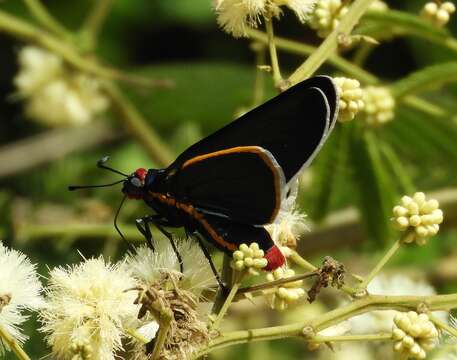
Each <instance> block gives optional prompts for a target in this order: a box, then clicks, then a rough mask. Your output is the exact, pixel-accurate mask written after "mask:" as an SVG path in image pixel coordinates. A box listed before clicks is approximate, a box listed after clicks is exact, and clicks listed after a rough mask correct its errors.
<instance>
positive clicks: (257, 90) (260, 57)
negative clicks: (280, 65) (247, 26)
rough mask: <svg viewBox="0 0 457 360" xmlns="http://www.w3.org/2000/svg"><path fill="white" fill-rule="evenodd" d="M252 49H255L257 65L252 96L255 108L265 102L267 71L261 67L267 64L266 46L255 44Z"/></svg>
mask: <svg viewBox="0 0 457 360" xmlns="http://www.w3.org/2000/svg"><path fill="white" fill-rule="evenodd" d="M251 47H252V48H253V49H254V52H255V55H256V65H257V68H256V72H255V80H254V91H253V96H252V107H253V108H254V107H256V106H258V105H260V104H261V103H262V101H263V93H264V78H265V71H264V70H262V69H259V66H261V65H264V64H265V45H264V44H262V43H260V42H255V43H253V44H252V45H251Z"/></svg>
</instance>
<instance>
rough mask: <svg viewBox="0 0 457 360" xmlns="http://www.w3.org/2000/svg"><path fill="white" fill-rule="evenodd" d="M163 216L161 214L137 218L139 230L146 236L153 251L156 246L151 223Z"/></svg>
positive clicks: (136, 223) (136, 222)
mask: <svg viewBox="0 0 457 360" xmlns="http://www.w3.org/2000/svg"><path fill="white" fill-rule="evenodd" d="M161 218H162V217H161V216H160V215H157V216H156V215H149V216H145V217H142V218H139V219H136V220H135V225H136V227H137V229H138V231H139V232H140V233H141V234H142V235H143V236H144V238H145V239H146V242H147V244H148V246H149V248H150V249H151V250H152V251H155V248H154V244H153V239H152V232H151V227H150V226H149V224H150V223H151V222H154V221H157V220H159V219H161Z"/></svg>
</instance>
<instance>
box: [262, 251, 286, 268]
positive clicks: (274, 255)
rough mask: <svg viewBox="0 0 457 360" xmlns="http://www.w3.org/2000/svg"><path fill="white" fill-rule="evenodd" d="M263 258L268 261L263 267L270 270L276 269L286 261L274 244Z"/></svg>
mask: <svg viewBox="0 0 457 360" xmlns="http://www.w3.org/2000/svg"><path fill="white" fill-rule="evenodd" d="M265 259H267V261H268V265H267V266H266V267H264V268H263V270H266V271H272V270H275V269H277V268H278V267H280V266H283V265H284V263H285V262H286V258H285V257H284V255H283V253H282V252H281V250H279V248H278V247H277V246H276V245H273V246H272V247H271V248H270V249H269V250H268V251H267V252H266V253H265Z"/></svg>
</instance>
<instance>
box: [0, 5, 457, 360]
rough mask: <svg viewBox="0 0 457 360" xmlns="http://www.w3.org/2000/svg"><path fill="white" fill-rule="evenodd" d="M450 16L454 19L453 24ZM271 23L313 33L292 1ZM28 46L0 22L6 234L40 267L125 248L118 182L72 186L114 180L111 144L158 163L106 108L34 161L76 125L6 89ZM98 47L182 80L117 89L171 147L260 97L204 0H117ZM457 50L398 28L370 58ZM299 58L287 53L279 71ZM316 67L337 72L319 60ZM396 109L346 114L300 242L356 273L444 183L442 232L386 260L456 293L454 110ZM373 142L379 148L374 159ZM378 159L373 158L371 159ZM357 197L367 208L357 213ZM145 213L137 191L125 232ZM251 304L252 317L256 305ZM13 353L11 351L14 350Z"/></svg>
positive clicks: (310, 194)
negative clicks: (388, 113) (395, 223)
mask: <svg viewBox="0 0 457 360" xmlns="http://www.w3.org/2000/svg"><path fill="white" fill-rule="evenodd" d="M43 3H44V4H45V5H46V6H47V7H48V8H49V9H50V11H51V12H52V14H54V15H55V16H56V17H57V18H58V19H59V20H61V21H62V22H63V23H64V24H65V25H67V26H68V27H69V28H71V29H77V28H78V26H79V25H80V24H81V22H82V21H83V19H84V18H85V16H86V15H87V14H88V12H90V9H91V7H92V6H93V2H92V1H88V0H81V1H57V0H55V1H44V2H43ZM423 3H424V2H423V1H418V0H415V1H408V2H401V3H400V4H399V2H393V1H391V3H390V6H391V7H393V8H395V9H397V10H405V11H410V12H411V13H413V12H414V13H417V12H418V11H419V9H420V8H421V6H422V5H423ZM0 9H1V10H3V11H7V12H9V13H11V14H14V15H16V16H20V17H22V18H24V19H29V20H30V21H32V20H31V18H30V15H29V14H28V12H27V10H26V8H25V7H24V6H23V3H22V2H21V1H17V0H16V1H13V0H10V1H3V2H1V3H0ZM455 23H456V22H455V21H454V22H453V23H452V24H451V26H450V28H451V31H452V32H453V33H454V34H455V31H456V29H455ZM386 26H387V25H386ZM276 34H277V35H279V36H281V37H287V38H290V39H295V40H297V41H300V42H305V43H308V44H313V45H317V44H318V43H319V40H318V39H317V38H316V37H315V35H314V33H313V32H312V31H311V30H310V29H308V28H307V27H305V26H303V25H301V24H300V23H299V22H298V21H297V20H296V19H295V17H294V16H293V14H290V13H289V12H287V11H286V12H285V15H284V18H283V20H282V21H281V22H280V23H278V25H277V27H276ZM21 46H22V43H21V42H19V41H17V40H16V39H14V38H12V37H10V36H9V35H6V34H1V33H0V49H1V50H0V54H1V56H0V141H1V147H0V159H1V161H0V183H1V189H2V191H1V192H0V205H1V206H0V214H1V217H0V235H1V238H2V239H3V240H4V242H5V243H6V244H8V245H11V246H13V247H14V248H16V249H21V250H22V251H24V252H25V253H26V254H28V255H29V256H30V257H31V259H32V260H33V261H34V262H36V263H39V264H40V270H41V271H42V273H43V274H45V273H46V268H47V267H53V266H55V265H60V264H67V263H73V262H77V261H79V260H80V258H81V257H80V254H79V253H78V251H77V250H79V251H80V252H81V253H82V254H83V255H84V256H86V257H90V256H97V255H98V254H100V253H103V254H104V255H106V256H109V257H111V258H113V259H118V258H120V257H121V256H122V255H123V254H124V252H125V250H126V248H125V246H124V244H123V243H122V242H120V241H119V239H118V236H116V234H115V233H114V232H113V229H112V225H111V223H112V218H113V216H114V211H115V209H116V207H117V205H118V203H119V201H120V199H121V194H120V193H119V191H118V190H119V189H118V188H108V189H101V190H94V191H83V192H76V193H70V192H68V191H67V186H68V185H69V184H93V183H104V182H109V181H112V180H113V175H112V174H109V173H108V174H107V173H105V172H102V171H100V170H97V169H96V167H95V163H96V161H97V160H98V159H99V158H101V157H102V156H104V155H110V156H111V165H112V166H113V167H115V168H118V169H120V170H122V171H126V172H130V171H133V170H134V169H136V168H137V167H140V166H143V167H147V168H149V167H157V164H155V163H154V162H152V161H151V160H150V159H149V158H148V155H147V154H146V152H144V150H143V148H142V147H141V146H140V145H139V144H138V142H137V141H136V140H135V139H134V138H133V137H132V136H130V135H129V134H128V132H126V131H125V129H124V128H123V126H122V123H121V122H119V121H118V120H116V117H115V116H114V114H111V113H108V114H106V115H105V116H103V119H100V120H98V121H100V122H103V123H106V124H107V126H106V128H103V129H104V130H103V131H101V132H100V133H96V135H94V140H93V142H92V144H91V145H90V146H89V145H84V144H83V145H81V141H80V140H78V138H75V139H74V142H75V143H76V145H75V148H74V149H73V150H71V146H72V145H73V144H70V142H63V143H61V144H60V145H59V146H58V147H57V148H55V149H54V150H53V154H51V155H47V156H45V158H44V160H43V161H42V162H41V163H40V164H39V165H38V166H36V165H34V162H33V161H34V159H35V158H36V157H37V156H38V157H39V154H37V153H35V152H36V151H40V149H42V150H43V151H44V149H46V148H47V146H48V145H49V141H51V140H50V139H56V138H59V136H68V135H70V136H71V134H76V133H73V131H75V130H73V129H69V128H61V129H48V128H44V127H42V126H40V125H39V124H37V123H35V122H33V121H31V120H29V119H27V118H26V117H24V115H23V112H22V104H21V101H19V100H18V99H17V98H16V97H14V96H12V94H14V92H15V89H14V86H13V84H12V79H13V77H14V75H15V74H16V72H17V71H18V66H17V52H18V50H19V49H20V47H21ZM96 53H97V55H98V56H99V57H100V58H101V59H103V60H104V61H105V62H106V63H109V64H112V65H113V66H115V67H117V68H121V69H124V70H126V71H130V72H133V73H137V74H141V75H145V76H146V75H147V76H151V77H157V78H166V79H170V80H172V81H174V83H175V86H174V87H173V88H171V89H154V90H150V89H144V88H139V87H134V86H126V85H123V87H124V89H125V91H126V92H127V93H128V95H129V96H130V97H131V99H132V100H133V101H134V103H135V104H136V105H137V106H138V109H139V110H140V111H141V112H143V113H144V115H145V116H146V118H147V119H148V121H149V122H150V125H151V127H153V128H154V129H155V130H156V131H157V132H158V133H159V135H160V137H161V138H162V139H163V140H164V142H165V143H166V144H168V145H169V146H170V147H171V148H172V150H173V152H174V153H175V154H179V152H180V151H182V150H184V149H185V148H186V147H187V146H189V145H190V144H192V143H194V142H195V141H196V140H198V139H200V138H201V137H203V136H204V135H206V134H209V133H210V132H211V131H213V130H215V129H218V128H219V127H221V126H222V125H224V124H226V123H227V122H229V121H230V120H231V119H233V118H234V116H235V114H236V113H238V112H239V111H240V110H242V109H243V108H245V107H247V106H249V105H250V103H251V101H252V92H253V86H254V78H255V54H254V53H253V52H252V51H251V50H250V41H249V40H246V39H234V38H232V37H231V36H229V35H227V34H225V33H224V32H223V31H221V30H220V29H219V28H218V26H217V24H216V19H215V15H214V13H213V10H212V8H211V4H210V1H209V0H192V1H189V0H174V1H170V0H155V1H146V0H115V1H114V3H113V9H112V12H111V14H110V16H109V17H108V19H107V21H106V25H105V27H104V28H103V31H102V33H101V38H100V41H99V46H98V48H97V51H96ZM353 55H355V51H350V52H348V53H346V54H345V56H346V57H347V58H348V59H351V57H352V56H353ZM454 59H455V53H452V52H450V51H449V50H447V49H445V48H443V47H439V46H434V45H432V44H430V43H428V42H427V41H423V40H421V39H418V38H413V37H402V38H393V39H391V40H389V41H383V42H382V43H381V45H379V46H377V47H376V48H375V49H374V50H373V51H372V52H370V54H369V57H368V58H367V60H366V63H365V65H364V68H365V69H366V70H368V71H370V72H372V73H373V74H375V75H376V76H378V77H379V78H381V79H382V80H384V81H385V82H387V83H390V82H395V81H396V80H398V79H401V78H402V77H404V76H407V75H408V74H410V73H412V72H414V71H416V70H418V69H421V68H423V67H425V66H427V65H432V64H437V63H440V62H444V61H452V60H454ZM303 60H304V59H303V57H301V56H297V55H291V54H287V53H283V52H280V62H281V67H282V70H283V72H284V73H285V74H287V73H289V72H292V71H293V70H294V68H295V67H296V66H298V65H299V64H300V63H301V62H302V61H303ZM319 73H322V74H326V73H329V74H335V71H334V69H333V68H332V67H330V66H324V67H323V68H321V69H320V70H319ZM336 73H338V74H339V72H336ZM265 91H266V98H268V97H271V96H273V95H274V89H273V86H272V84H271V81H270V79H267V80H266V82H265ZM456 92H457V88H456V87H455V85H452V84H448V85H446V86H445V87H444V88H440V89H438V90H437V89H433V91H430V92H427V93H425V95H424V96H425V98H427V99H428V100H430V101H431V102H433V103H434V104H436V105H437V106H438V107H442V108H443V109H446V112H447V114H451V115H452V114H455V109H456V108H457V102H456V95H457V93H456ZM396 110H397V111H396V118H395V119H394V121H392V122H391V123H389V124H387V125H386V126H385V127H384V128H382V129H376V130H375V131H369V132H366V131H365V130H364V129H361V128H360V126H359V125H357V124H350V125H343V126H341V124H339V125H338V128H337V129H336V131H335V133H334V135H333V136H332V139H331V140H330V141H329V143H328V144H327V146H326V148H325V149H324V150H323V151H322V154H321V156H318V158H317V159H316V161H315V162H314V164H313V165H312V166H311V168H310V169H309V170H308V171H307V172H306V174H305V175H304V178H303V179H302V180H303V181H302V186H301V192H300V205H301V207H302V209H303V210H304V211H305V212H307V213H308V214H309V218H310V222H314V223H316V224H317V225H316V228H315V232H312V233H310V234H305V235H304V236H303V239H302V243H301V244H300V247H299V249H300V252H301V253H302V255H304V256H305V257H307V258H309V259H311V260H315V261H316V263H319V262H320V261H321V258H322V256H323V255H332V256H333V257H335V258H338V259H339V260H341V261H343V262H344V263H345V264H346V266H347V267H348V268H350V269H351V271H354V272H360V273H361V274H363V273H366V272H367V271H368V269H370V267H369V264H372V263H373V261H374V260H375V259H376V255H379V254H381V252H382V249H383V248H384V247H385V246H386V245H387V244H388V242H389V241H391V240H393V239H394V236H395V235H394V233H392V231H391V230H390V228H389V226H388V222H389V213H390V209H391V206H392V205H393V204H394V202H395V201H398V199H399V197H400V196H401V195H403V194H406V193H408V192H412V191H419V190H420V191H427V192H429V191H436V192H437V193H438V194H439V195H440V196H441V197H440V199H444V200H445V203H446V209H447V210H449V216H448V217H447V218H446V219H447V220H446V221H447V224H446V231H445V232H442V233H441V235H440V236H439V238H437V239H433V241H431V242H430V244H428V245H427V246H426V247H423V248H411V249H408V250H407V251H403V252H401V253H400V254H399V255H398V256H397V257H396V258H395V259H394V261H393V263H392V264H390V265H389V266H390V267H391V268H399V267H405V268H408V269H411V268H414V271H413V272H414V273H416V274H424V277H425V278H426V279H427V280H428V281H430V282H431V283H432V284H433V285H434V286H435V287H436V288H437V289H438V290H439V291H440V292H447V291H453V290H454V291H455V290H457V286H455V280H456V279H457V271H456V270H454V271H453V269H452V266H449V263H451V264H452V261H453V259H457V252H456V251H455V244H456V240H457V234H456V233H455V232H454V230H453V225H455V223H457V221H456V220H457V219H456V218H455V214H456V213H457V211H455V207H456V206H457V196H456V191H457V187H456V184H455V179H456V176H457V167H456V166H455V164H456V159H457V124H456V120H455V118H453V117H452V116H441V117H434V118H432V117H430V116H429V115H426V114H424V113H422V112H420V111H417V110H414V109H411V108H408V107H406V106H404V107H398V108H397V109H396ZM356 121H357V120H356ZM91 126H92V125H90V126H88V127H87V128H84V127H83V128H80V129H78V130H77V131H80V132H78V133H77V134H78V135H74V136H75V137H78V136H79V138H81V139H83V138H84V137H85V136H86V135H87V134H89V133H90V132H91V131H93V128H92V127H91ZM366 134H368V135H366ZM298 136H300V134H298ZM25 139H26V140H25ZM24 141H26V142H25V143H24ZM71 143H73V142H71ZM31 144H32V145H34V146H35V147H32V146H31ZM31 149H33V151H32V152H31ZM36 149H38V150H36ZM60 151H61V153H62V154H63V155H61V154H60ZM370 151H375V152H376V153H377V154H378V153H379V159H378V158H377V157H376V156H374V157H373V154H372V153H371V155H370ZM56 152H57V153H56ZM367 154H368V155H367ZM376 159H378V160H379V163H374V162H373V160H376ZM11 163H15V164H17V165H18V166H17V169H14V166H13V167H12V168H13V171H6V170H5V169H4V171H2V167H5V168H6V169H10V168H11ZM454 204H456V205H454ZM354 208H356V209H358V210H359V212H358V213H357V212H354V211H353V210H351V209H354ZM453 209H454V210H453ZM147 212H148V209H147V208H146V207H145V206H144V205H142V204H140V203H136V202H130V203H129V204H128V205H127V206H126V208H125V209H124V210H123V213H122V223H123V225H122V226H123V229H125V230H126V233H128V234H132V232H135V229H134V228H133V227H132V224H133V219H134V218H136V217H139V216H142V215H143V214H146V213H147ZM329 214H331V215H330V216H329ZM335 214H336V215H335ZM357 214H359V215H361V216H359V215H357ZM338 216H339V217H338ZM359 217H361V220H360V221H359V220H358V219H359ZM319 224H320V225H319ZM85 225H90V226H92V227H91V228H90V229H91V230H90V231H87V232H83V231H82V229H83V228H84V226H85ZM81 226H83V227H81ZM90 226H89V227H90ZM97 226H99V227H97ZM84 229H86V228H84ZM94 229H95V230H94ZM332 303H333V299H332V297H331V296H327V297H326V296H324V299H323V304H321V305H320V306H321V307H324V306H326V305H330V304H332ZM249 306H251V305H249ZM308 310H309V312H310V314H312V313H313V311H316V313H318V312H319V311H321V310H315V306H313V307H309V309H308ZM308 310H306V311H308ZM248 312H250V313H251V314H252V308H250V310H248ZM235 314H238V312H235ZM239 316H240V318H241V319H244V318H245V317H246V313H245V310H243V309H239ZM234 319H236V316H235V317H234ZM283 320H284V319H282V320H280V319H279V318H278V315H274V314H272V313H271V312H268V311H266V310H265V308H264V307H261V306H260V307H259V309H258V312H256V313H255V315H252V316H250V317H249V319H248V321H249V324H251V323H252V326H262V325H265V324H268V323H277V322H278V321H283ZM242 325H243V322H240V323H239V324H236V321H235V323H234V326H235V327H236V326H238V327H240V326H242ZM36 326H37V325H36V323H34V322H33V321H30V322H29V323H28V331H26V332H27V333H28V334H34V333H35V334H36V332H35V331H34V330H33V329H34V328H36ZM25 349H26V350H27V351H28V352H29V353H30V354H31V355H32V358H34V359H37V358H40V357H41V356H44V355H46V353H47V351H46V349H45V346H44V344H43V341H42V340H41V336H40V335H32V341H29V342H27V343H26V345H25ZM316 356H317V355H315V354H312V353H311V354H310V353H308V352H307V351H306V346H305V345H304V344H301V343H300V342H298V341H293V340H287V341H277V342H272V343H267V344H260V345H251V346H238V347H235V348H234V349H233V352H232V350H230V351H229V350H227V351H225V352H223V353H219V354H217V355H215V356H214V357H213V358H217V359H230V358H234V357H236V358H238V359H254V358H259V357H262V358H263V359H264V360H267V359H276V358H281V359H286V360H287V359H313V358H315V357H316ZM7 358H8V359H9V358H11V359H13V357H12V356H11V355H8V356H7Z"/></svg>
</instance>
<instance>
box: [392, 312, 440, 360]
mask: <svg viewBox="0 0 457 360" xmlns="http://www.w3.org/2000/svg"><path fill="white" fill-rule="evenodd" d="M394 323H395V325H394V327H393V330H392V338H393V339H394V340H395V344H394V350H395V351H397V352H399V353H401V354H402V355H403V356H404V357H405V358H408V357H409V358H413V359H425V357H426V356H427V351H430V350H432V349H433V348H434V347H435V346H436V343H437V338H438V330H436V327H435V325H434V324H433V323H432V322H431V321H430V320H429V317H428V315H427V314H420V315H419V314H417V313H416V312H414V311H410V312H408V313H399V314H397V315H396V316H395V319H394Z"/></svg>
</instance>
